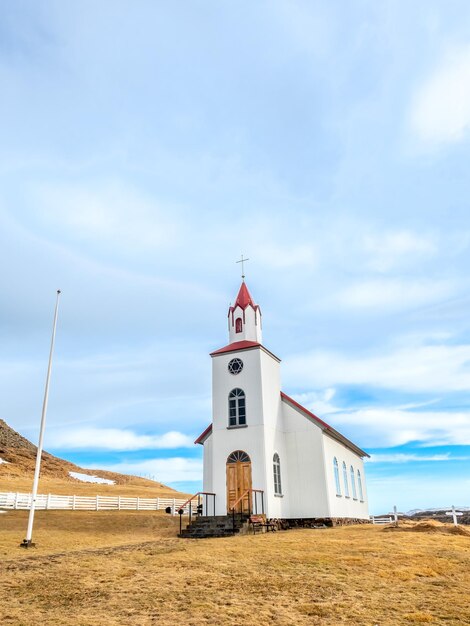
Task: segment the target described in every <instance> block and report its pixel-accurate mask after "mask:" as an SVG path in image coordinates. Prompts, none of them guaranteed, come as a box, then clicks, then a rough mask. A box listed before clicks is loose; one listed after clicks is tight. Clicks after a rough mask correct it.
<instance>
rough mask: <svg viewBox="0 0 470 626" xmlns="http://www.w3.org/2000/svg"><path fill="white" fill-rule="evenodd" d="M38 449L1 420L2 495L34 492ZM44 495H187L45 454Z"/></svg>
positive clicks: (0, 481)
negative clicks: (89, 480)
mask: <svg viewBox="0 0 470 626" xmlns="http://www.w3.org/2000/svg"><path fill="white" fill-rule="evenodd" d="M36 451H37V447H36V446H35V445H34V444H32V443H31V442H30V441H29V440H28V439H26V438H25V437H23V436H22V435H20V434H19V433H17V432H16V431H15V430H13V428H11V427H10V426H8V424H7V423H6V422H5V421H4V420H1V419H0V459H2V461H3V462H0V491H20V492H29V491H31V488H32V482H33V475H34V466H35V462H36ZM69 472H78V473H80V474H87V475H89V476H97V477H99V478H105V479H108V480H112V481H114V483H115V484H114V485H106V484H99V483H87V482H83V481H81V480H78V479H76V478H73V477H72V476H70V474H69ZM39 492H40V493H55V494H58V495H61V494H63V495H72V494H76V495H95V494H98V495H113V494H116V495H122V496H141V497H148V498H153V497H155V498H156V497H171V498H180V497H184V496H185V495H187V494H181V493H180V492H179V491H176V490H175V489H172V488H171V487H168V486H167V485H164V484H162V483H159V482H156V481H153V480H148V479H146V478H140V477H138V476H129V475H127V474H118V473H115V472H107V471H105V470H97V469H93V470H89V469H84V468H82V467H79V466H78V465H75V464H74V463H70V462H69V461H65V460H64V459H60V458H59V457H56V456H53V455H52V454H49V453H48V452H43V458H42V463H41V476H40V481H39Z"/></svg>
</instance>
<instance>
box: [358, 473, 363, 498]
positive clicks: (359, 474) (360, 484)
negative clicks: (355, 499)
mask: <svg viewBox="0 0 470 626" xmlns="http://www.w3.org/2000/svg"><path fill="white" fill-rule="evenodd" d="M357 488H358V490H359V500H360V501H361V502H364V490H363V489H362V476H361V470H357Z"/></svg>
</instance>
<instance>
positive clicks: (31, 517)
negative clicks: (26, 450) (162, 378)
mask: <svg viewBox="0 0 470 626" xmlns="http://www.w3.org/2000/svg"><path fill="white" fill-rule="evenodd" d="M59 297H60V289H58V290H57V299H56V303H55V312H54V323H53V325H52V339H51V350H50V353H49V365H48V368H47V376H46V388H45V390H44V401H43V404H42V415H41V428H40V430H39V442H38V449H37V453H36V467H35V470H34V480H33V491H32V494H31V506H30V509H29V518H28V529H27V531H26V539H24V540H23V543H21V544H20V545H21V546H22V547H23V548H30V547H32V546H34V545H35V544H34V543H33V542H32V537H33V522H34V510H35V506H36V497H37V494H38V484H39V472H40V470H41V457H42V448H43V442H44V430H45V427H46V413H47V402H48V400H49V382H50V379H51V369H52V355H53V353H54V343H55V331H56V328H57V313H58V311H59Z"/></svg>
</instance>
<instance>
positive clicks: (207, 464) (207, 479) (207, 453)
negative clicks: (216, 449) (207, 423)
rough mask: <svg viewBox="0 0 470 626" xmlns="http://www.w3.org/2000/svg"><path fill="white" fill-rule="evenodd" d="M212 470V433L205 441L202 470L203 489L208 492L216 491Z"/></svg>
mask: <svg viewBox="0 0 470 626" xmlns="http://www.w3.org/2000/svg"><path fill="white" fill-rule="evenodd" d="M212 472H213V467H212V435H210V436H209V437H208V438H207V439H206V441H205V442H204V450H203V470H202V484H203V487H202V490H203V491H206V492H208V493H214V491H213V479H212Z"/></svg>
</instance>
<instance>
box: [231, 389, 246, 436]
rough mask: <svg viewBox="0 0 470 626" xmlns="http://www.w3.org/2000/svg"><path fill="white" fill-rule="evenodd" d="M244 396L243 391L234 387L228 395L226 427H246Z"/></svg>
mask: <svg viewBox="0 0 470 626" xmlns="http://www.w3.org/2000/svg"><path fill="white" fill-rule="evenodd" d="M246 425H247V423H246V395H245V392H244V391H243V389H240V387H235V388H234V389H232V391H231V392H230V393H229V394H228V427H229V428H238V427H240V426H246Z"/></svg>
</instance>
